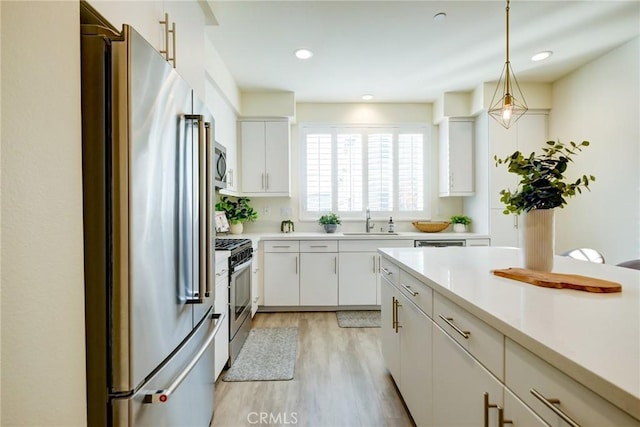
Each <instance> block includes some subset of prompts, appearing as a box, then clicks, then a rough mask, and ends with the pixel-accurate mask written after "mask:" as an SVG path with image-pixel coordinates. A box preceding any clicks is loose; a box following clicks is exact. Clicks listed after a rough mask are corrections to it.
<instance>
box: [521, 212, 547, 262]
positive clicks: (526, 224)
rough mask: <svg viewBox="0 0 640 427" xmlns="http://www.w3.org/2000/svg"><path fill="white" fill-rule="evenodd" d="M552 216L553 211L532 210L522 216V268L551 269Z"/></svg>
mask: <svg viewBox="0 0 640 427" xmlns="http://www.w3.org/2000/svg"><path fill="white" fill-rule="evenodd" d="M554 214H555V210H554V209H533V210H531V211H529V212H525V213H523V214H522V221H521V222H522V226H521V227H520V233H521V234H520V242H521V246H522V257H523V260H522V261H523V264H524V268H527V269H529V270H537V271H551V270H552V269H553V254H554V252H555V250H554V249H555V220H554Z"/></svg>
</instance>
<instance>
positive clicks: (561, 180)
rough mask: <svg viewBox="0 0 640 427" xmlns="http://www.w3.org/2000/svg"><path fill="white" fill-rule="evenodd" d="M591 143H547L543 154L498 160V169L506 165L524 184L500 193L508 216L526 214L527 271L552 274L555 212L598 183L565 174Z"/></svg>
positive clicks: (523, 226)
mask: <svg viewBox="0 0 640 427" xmlns="http://www.w3.org/2000/svg"><path fill="white" fill-rule="evenodd" d="M588 146H589V141H582V142H581V143H579V144H578V143H575V142H573V141H571V142H569V144H568V145H565V144H563V143H561V142H560V141H547V142H546V146H545V147H544V148H543V149H542V154H536V153H531V154H530V155H529V156H528V157H525V156H524V155H523V154H522V153H521V152H520V151H516V152H515V153H513V154H512V155H510V156H507V157H505V158H499V157H498V156H494V160H495V162H496V166H499V165H502V164H505V165H507V169H508V171H509V172H511V173H515V174H516V175H518V176H519V178H520V180H519V181H518V185H517V187H516V189H515V190H513V191H512V190H510V189H504V190H502V191H500V201H502V202H503V203H504V205H505V210H504V213H505V214H506V215H509V214H515V215H519V214H523V215H522V219H523V221H521V232H522V234H521V235H522V242H521V245H522V253H523V261H524V267H525V268H528V269H531V270H538V271H551V270H552V269H553V254H554V212H555V211H554V208H557V207H560V208H563V207H564V205H566V204H567V198H569V197H573V196H575V195H577V194H580V193H582V189H583V188H584V189H587V190H590V189H589V184H590V183H591V182H592V181H595V179H596V178H595V177H594V176H593V175H582V176H581V177H579V178H578V179H576V180H575V181H573V180H572V181H568V180H567V178H566V177H565V172H566V170H567V167H568V165H569V163H571V162H573V159H572V158H573V157H574V156H575V155H576V154H578V153H579V152H580V151H582V148H583V147H588Z"/></svg>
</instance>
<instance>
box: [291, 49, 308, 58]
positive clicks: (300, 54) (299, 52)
mask: <svg viewBox="0 0 640 427" xmlns="http://www.w3.org/2000/svg"><path fill="white" fill-rule="evenodd" d="M293 53H294V54H295V55H296V58H298V59H309V58H311V57H312V56H313V52H311V51H310V50H309V49H307V48H300V49H296V51H295V52H293Z"/></svg>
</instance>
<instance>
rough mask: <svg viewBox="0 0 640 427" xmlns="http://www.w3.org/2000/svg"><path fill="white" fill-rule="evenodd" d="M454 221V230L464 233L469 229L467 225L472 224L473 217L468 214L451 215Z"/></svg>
mask: <svg viewBox="0 0 640 427" xmlns="http://www.w3.org/2000/svg"><path fill="white" fill-rule="evenodd" d="M451 222H452V223H453V231H455V232H456V233H464V232H465V231H467V225H469V224H471V218H469V217H468V216H466V215H454V216H452V217H451Z"/></svg>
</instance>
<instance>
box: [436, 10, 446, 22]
mask: <svg viewBox="0 0 640 427" xmlns="http://www.w3.org/2000/svg"><path fill="white" fill-rule="evenodd" d="M445 19H447V14H446V13H444V12H439V13H436V14H435V15H433V20H434V21H438V22H439V21H444V20H445Z"/></svg>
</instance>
